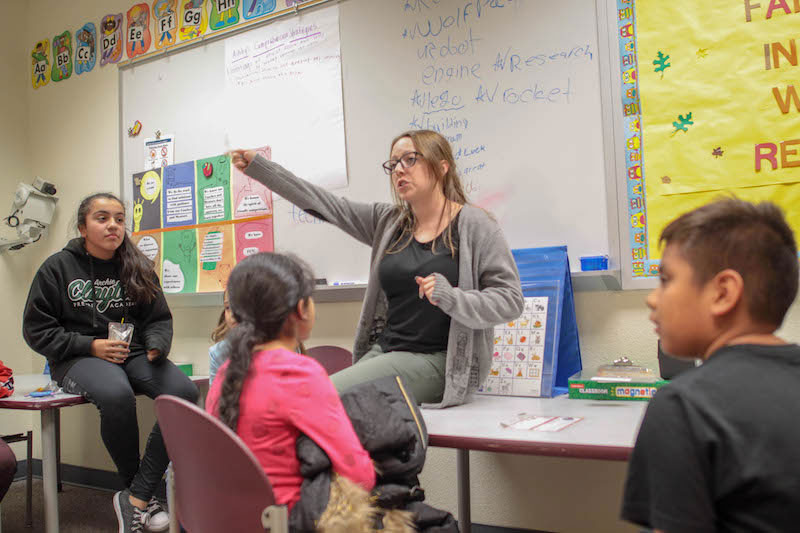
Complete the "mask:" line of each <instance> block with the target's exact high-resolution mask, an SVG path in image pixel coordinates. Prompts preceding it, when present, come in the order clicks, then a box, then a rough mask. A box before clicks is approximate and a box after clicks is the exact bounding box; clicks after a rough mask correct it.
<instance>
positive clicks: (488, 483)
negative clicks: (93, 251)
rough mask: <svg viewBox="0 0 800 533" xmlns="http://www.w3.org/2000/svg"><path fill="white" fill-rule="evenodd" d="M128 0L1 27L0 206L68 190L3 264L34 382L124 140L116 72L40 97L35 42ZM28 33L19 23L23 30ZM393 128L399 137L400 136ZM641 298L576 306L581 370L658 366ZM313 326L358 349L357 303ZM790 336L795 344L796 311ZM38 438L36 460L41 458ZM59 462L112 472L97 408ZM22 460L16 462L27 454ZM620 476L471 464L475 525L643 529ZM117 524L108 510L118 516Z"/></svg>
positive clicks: (600, 469) (438, 458)
mask: <svg viewBox="0 0 800 533" xmlns="http://www.w3.org/2000/svg"><path fill="white" fill-rule="evenodd" d="M132 3H133V2H131V1H130V0H103V1H100V0H70V2H63V1H61V0H30V1H29V2H5V3H4V4H5V5H4V9H5V11H4V16H3V17H0V68H2V75H0V94H3V95H5V97H6V100H5V102H4V104H3V105H4V118H3V120H2V122H1V123H0V154H2V155H0V161H2V162H3V163H4V168H5V169H6V172H5V173H4V174H3V176H2V177H0V193H2V197H0V207H3V206H5V205H7V204H10V201H11V197H12V195H13V191H14V188H15V186H16V182H17V181H26V182H29V181H30V180H31V179H32V178H33V177H34V176H36V175H40V176H42V177H45V178H46V179H48V180H50V181H52V182H54V183H55V184H56V185H57V186H58V188H59V197H60V201H59V210H58V211H57V214H56V218H55V220H54V222H53V226H52V228H51V231H50V234H49V235H48V236H47V237H46V238H45V239H43V240H42V241H41V242H39V243H37V244H36V245H34V246H30V247H28V248H26V249H24V250H22V251H21V252H16V253H11V254H4V255H2V256H0V269H1V270H0V272H1V273H2V275H0V291H2V294H3V295H4V298H5V299H6V301H7V302H8V303H7V305H8V306H9V307H11V309H12V313H10V314H7V315H6V316H7V319H6V320H4V321H2V322H0V337H1V338H3V339H4V341H5V346H7V347H8V350H6V351H4V355H3V356H2V359H3V360H4V361H5V362H6V363H7V364H9V365H10V366H12V368H14V369H15V370H17V371H22V372H31V371H39V370H40V369H41V367H42V364H43V360H42V358H41V357H40V356H38V355H36V354H33V353H32V352H31V351H30V350H29V349H28V348H27V346H26V345H25V343H24V341H23V340H22V338H21V335H20V329H21V311H22V307H23V305H24V302H25V297H26V295H27V290H28V286H29V284H30V281H31V279H32V277H33V274H34V272H35V269H36V267H37V266H38V264H40V263H41V261H42V260H43V259H44V258H45V257H46V256H47V255H49V254H50V253H53V252H55V251H56V250H58V249H59V248H61V247H62V246H63V244H64V243H65V241H66V239H67V238H68V236H69V235H72V234H73V231H72V229H71V227H70V222H74V220H73V219H74V211H75V209H76V207H77V203H78V201H79V200H80V198H81V197H83V196H84V195H86V194H88V193H90V192H93V191H97V190H110V191H112V192H118V191H117V189H118V187H119V179H118V175H117V169H118V168H119V165H118V160H119V154H118V134H119V128H127V126H128V125H125V124H118V101H117V98H118V92H117V90H118V81H117V80H118V78H117V69H116V67H113V66H112V67H104V68H100V67H99V66H97V67H95V71H93V72H91V73H90V74H88V75H83V76H78V77H77V78H76V77H75V75H74V74H73V78H71V79H69V80H67V81H64V82H61V83H60V84H56V83H53V82H52V81H51V82H50V83H49V84H48V85H47V86H46V87H44V88H40V89H37V90H33V89H32V88H31V85H30V59H29V57H30V50H31V49H32V48H33V44H34V43H35V42H36V41H37V40H39V39H41V38H43V37H47V38H49V39H52V36H53V35H55V34H57V33H60V32H62V31H64V30H65V29H67V28H69V29H71V30H72V31H74V30H75V29H76V28H78V27H79V26H80V25H82V24H83V23H84V22H86V21H87V20H93V21H95V22H97V21H98V20H99V19H100V17H101V16H103V15H104V14H107V13H110V12H112V11H113V12H118V11H124V10H125V9H127V8H129V7H130V6H131V5H132ZM20 21H22V23H20ZM398 129H401V127H400V126H398ZM645 296H646V292H643V291H637V292H633V291H631V292H610V291H601V292H586V293H578V294H576V310H577V320H578V326H579V331H580V342H581V349H582V352H583V360H584V366H585V367H591V366H596V365H597V364H600V363H604V362H607V361H609V360H611V359H614V358H615V357H618V356H620V355H627V356H628V357H631V358H632V359H634V360H635V361H637V362H639V363H643V364H646V365H649V366H655V365H656V360H655V356H656V338H655V336H654V334H653V328H652V326H651V324H650V323H649V322H648V320H647V311H646V310H645V304H644V300H645ZM317 309H318V319H317V327H316V329H315V331H314V334H313V337H312V339H311V340H310V342H309V343H308V344H309V345H311V346H313V345H316V344H337V345H341V346H345V347H348V348H349V347H350V346H351V343H352V338H353V332H354V329H355V325H356V322H357V319H358V312H359V304H358V303H355V302H352V303H341V304H320V305H318V307H317ZM219 311H220V310H219V309H218V308H208V307H205V308H200V307H174V308H173V313H174V316H175V337H174V342H173V353H172V358H173V359H174V360H187V361H192V362H193V363H194V364H195V368H196V371H197V373H203V372H205V371H206V370H207V368H208V361H207V351H206V350H207V347H208V345H209V344H210V341H209V339H208V335H209V332H210V330H211V328H212V327H213V326H214V324H215V323H216V320H217V317H218V316H219ZM782 333H783V334H784V335H785V336H786V337H787V338H789V339H797V338H798V337H799V336H800V315H799V314H798V306H797V305H795V306H794V307H793V308H792V310H791V313H790V316H789V318H788V319H787V324H786V327H785V328H784V329H783V330H782ZM139 415H140V421H141V425H140V427H141V435H140V440H141V441H142V444H143V443H144V440H145V439H146V437H147V434H148V432H149V430H150V427H151V425H152V423H153V421H154V417H153V414H152V402H151V401H149V400H145V399H140V400H139ZM0 417H1V418H0V424H2V428H3V429H2V432H3V433H8V432H11V431H22V430H23V429H27V428H28V427H34V426H38V416H36V417H35V418H34V416H33V415H28V414H20V415H14V414H8V413H4V412H0ZM38 442H39V437H38V430H37V436H36V443H37V444H36V450H37V452H36V453H37V457H40V455H39V452H38V449H39V445H38ZM62 442H63V447H62V457H63V461H64V462H65V463H67V464H73V465H78V466H83V467H88V468H99V469H105V470H114V467H113V465H112V463H111V460H110V459H109V457H108V454H107V452H106V451H105V448H104V447H103V445H102V443H101V441H100V438H99V418H98V415H97V412H96V410H95V409H94V408H93V407H91V406H81V407H75V408H70V409H65V410H64V411H63V413H62ZM21 453H22V451H21V448H19V449H18V455H19V454H21ZM624 475H625V464H624V463H615V462H603V461H584V460H559V459H553V458H542V457H521V456H512V455H502V454H487V453H475V452H473V453H472V516H473V521H474V522H476V523H484V524H492V525H497V526H506V527H516V528H529V529H541V530H548V531H566V532H568V531H579V530H581V531H583V530H590V531H599V532H605V531H609V532H610V531H634V528H632V527H630V526H628V525H625V524H623V523H621V522H619V521H618V520H617V515H618V510H619V503H620V495H621V492H622V487H623V482H624ZM422 485H423V487H424V488H425V489H426V494H427V497H428V501H429V502H430V503H431V504H433V505H436V506H439V507H443V508H445V509H448V510H450V511H452V512H454V513H455V512H456V511H457V505H456V492H455V486H456V476H455V453H454V452H453V451H451V450H442V449H430V450H429V455H428V461H427V464H426V467H425V470H424V472H423V474H422ZM109 512H110V507H109Z"/></svg>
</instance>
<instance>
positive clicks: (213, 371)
mask: <svg viewBox="0 0 800 533" xmlns="http://www.w3.org/2000/svg"><path fill="white" fill-rule="evenodd" d="M223 305H224V306H225V307H224V308H223V309H222V313H220V315H219V320H218V321H217V327H215V328H214V331H212V332H211V340H212V341H214V344H212V345H211V346H210V347H209V348H208V374H209V375H208V386H209V387H210V386H211V385H212V384H213V383H214V378H215V377H216V376H217V371H218V370H219V367H221V366H222V364H223V363H224V362H225V361H227V360H228V349H229V344H228V343H227V342H226V341H225V336H226V335H227V334H228V332H229V331H230V330H231V329H233V327H234V326H235V325H236V321H235V320H234V319H233V314H231V306H230V303H229V302H228V290H227V289H225V292H224V293H223ZM297 353H301V354H303V355H305V353H306V348H305V346H303V343H302V342H300V343H298V344H297Z"/></svg>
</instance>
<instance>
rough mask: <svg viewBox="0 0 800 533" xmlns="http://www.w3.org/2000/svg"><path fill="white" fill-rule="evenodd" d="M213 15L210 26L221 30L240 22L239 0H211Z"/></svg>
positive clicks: (210, 18)
mask: <svg viewBox="0 0 800 533" xmlns="http://www.w3.org/2000/svg"><path fill="white" fill-rule="evenodd" d="M209 3H210V4H211V15H210V16H209V21H208V26H209V28H211V29H212V30H215V31H216V30H221V29H224V28H227V27H228V26H233V25H234V24H236V23H237V22H239V0H210V2H209Z"/></svg>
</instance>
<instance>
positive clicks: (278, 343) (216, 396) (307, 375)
mask: <svg viewBox="0 0 800 533" xmlns="http://www.w3.org/2000/svg"><path fill="white" fill-rule="evenodd" d="M313 288H314V279H313V277H312V276H311V273H310V272H309V271H308V269H307V268H306V267H305V266H303V265H302V264H300V262H299V261H297V260H295V259H292V258H290V257H287V256H284V255H280V254H273V253H260V254H256V255H253V256H250V257H248V258H246V259H244V260H243V261H242V262H241V263H239V264H238V265H237V266H236V268H234V269H233V272H231V275H230V278H229V279H228V287H227V290H228V298H229V301H230V308H231V312H232V313H233V318H234V319H235V321H236V327H234V328H233V329H232V330H231V331H230V332H229V333H228V335H227V337H226V340H227V342H229V343H230V350H229V353H230V358H229V359H228V361H227V362H226V363H225V364H224V365H222V367H221V368H220V369H219V372H218V374H217V378H216V379H215V380H214V383H213V385H212V386H211V389H210V390H209V392H208V398H207V400H206V410H207V411H208V412H209V413H211V414H213V415H214V416H216V417H218V418H219V419H220V420H221V421H222V422H223V423H225V424H226V425H227V426H228V427H230V428H231V429H233V430H234V431H236V433H237V434H238V435H239V436H240V437H241V438H242V440H243V441H244V442H245V444H247V446H248V447H249V448H250V449H251V450H252V451H253V453H254V454H255V456H256V457H257V458H258V460H259V462H260V463H261V466H262V468H263V469H264V472H265V473H266V474H267V477H268V478H269V481H270V483H271V484H272V490H273V492H274V493H275V499H276V501H277V503H279V504H287V505H288V506H289V507H290V508H291V507H292V506H293V505H294V504H295V503H297V501H298V500H299V499H300V484H301V483H302V481H303V478H302V477H301V475H300V463H299V462H298V460H297V452H296V449H295V443H296V441H297V437H298V435H299V434H300V433H301V432H302V433H304V434H305V435H307V436H308V437H309V438H311V439H312V440H313V441H314V442H316V443H317V444H318V445H319V446H320V447H321V448H322V449H323V450H325V453H327V454H328V457H329V458H330V460H331V463H332V465H333V470H334V471H335V472H337V473H338V474H339V475H342V476H344V477H346V478H348V479H350V480H351V481H353V482H354V483H357V484H359V485H361V486H362V487H364V489H366V490H371V489H372V487H373V486H374V485H375V470H374V469H373V466H372V461H371V460H370V457H369V454H368V453H367V452H366V451H365V450H364V448H363V446H361V443H360V442H359V440H358V437H357V436H356V434H355V431H354V430H353V425H352V424H351V422H350V419H349V418H348V417H347V414H346V413H345V411H344V408H343V407H342V402H341V401H340V400H339V395H338V394H337V392H336V389H334V387H333V384H331V381H330V379H328V375H327V373H326V372H325V370H324V369H323V368H322V366H320V364H319V363H317V362H316V361H315V360H313V359H311V358H309V357H306V356H303V355H300V354H297V353H295V352H294V349H295V347H296V346H297V345H298V343H299V342H301V341H303V340H305V339H307V338H308V336H309V335H310V333H311V328H312V327H313V325H314V317H315V312H314V300H313V299H312V298H311V292H312V290H313Z"/></svg>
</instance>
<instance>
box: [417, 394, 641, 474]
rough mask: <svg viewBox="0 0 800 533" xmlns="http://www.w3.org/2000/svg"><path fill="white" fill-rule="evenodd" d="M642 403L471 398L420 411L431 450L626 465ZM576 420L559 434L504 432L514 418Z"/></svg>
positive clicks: (557, 398)
mask: <svg viewBox="0 0 800 533" xmlns="http://www.w3.org/2000/svg"><path fill="white" fill-rule="evenodd" d="M646 407H647V402H623V401H618V402H612V401H592V400H570V399H569V398H568V397H567V396H566V395H563V396H559V397H556V398H513V397H501V396H481V395H475V396H473V398H472V400H471V401H470V402H469V403H467V404H464V405H460V406H458V407H450V408H447V409H423V410H422V415H423V418H424V419H425V424H426V425H427V428H428V435H429V443H430V445H431V446H437V447H443V448H459V449H466V450H482V451H491V452H503V453H518V454H529V455H549V456H559V457H576V458H584V459H606V460H613V461H626V460H627V459H628V456H629V455H630V452H631V450H632V449H633V445H634V443H635V441H636V434H637V433H638V431H639V424H640V422H641V419H642V416H643V415H644V411H645V409H646ZM522 413H525V414H527V415H542V416H569V417H581V418H582V419H583V420H580V421H579V422H577V423H575V424H572V425H571V426H568V427H566V428H564V429H562V430H560V431H555V432H544V431H533V430H518V429H511V428H504V427H502V426H501V425H500V423H501V422H504V423H510V422H512V421H513V420H514V419H515V417H516V416H517V415H519V414H522Z"/></svg>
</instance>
